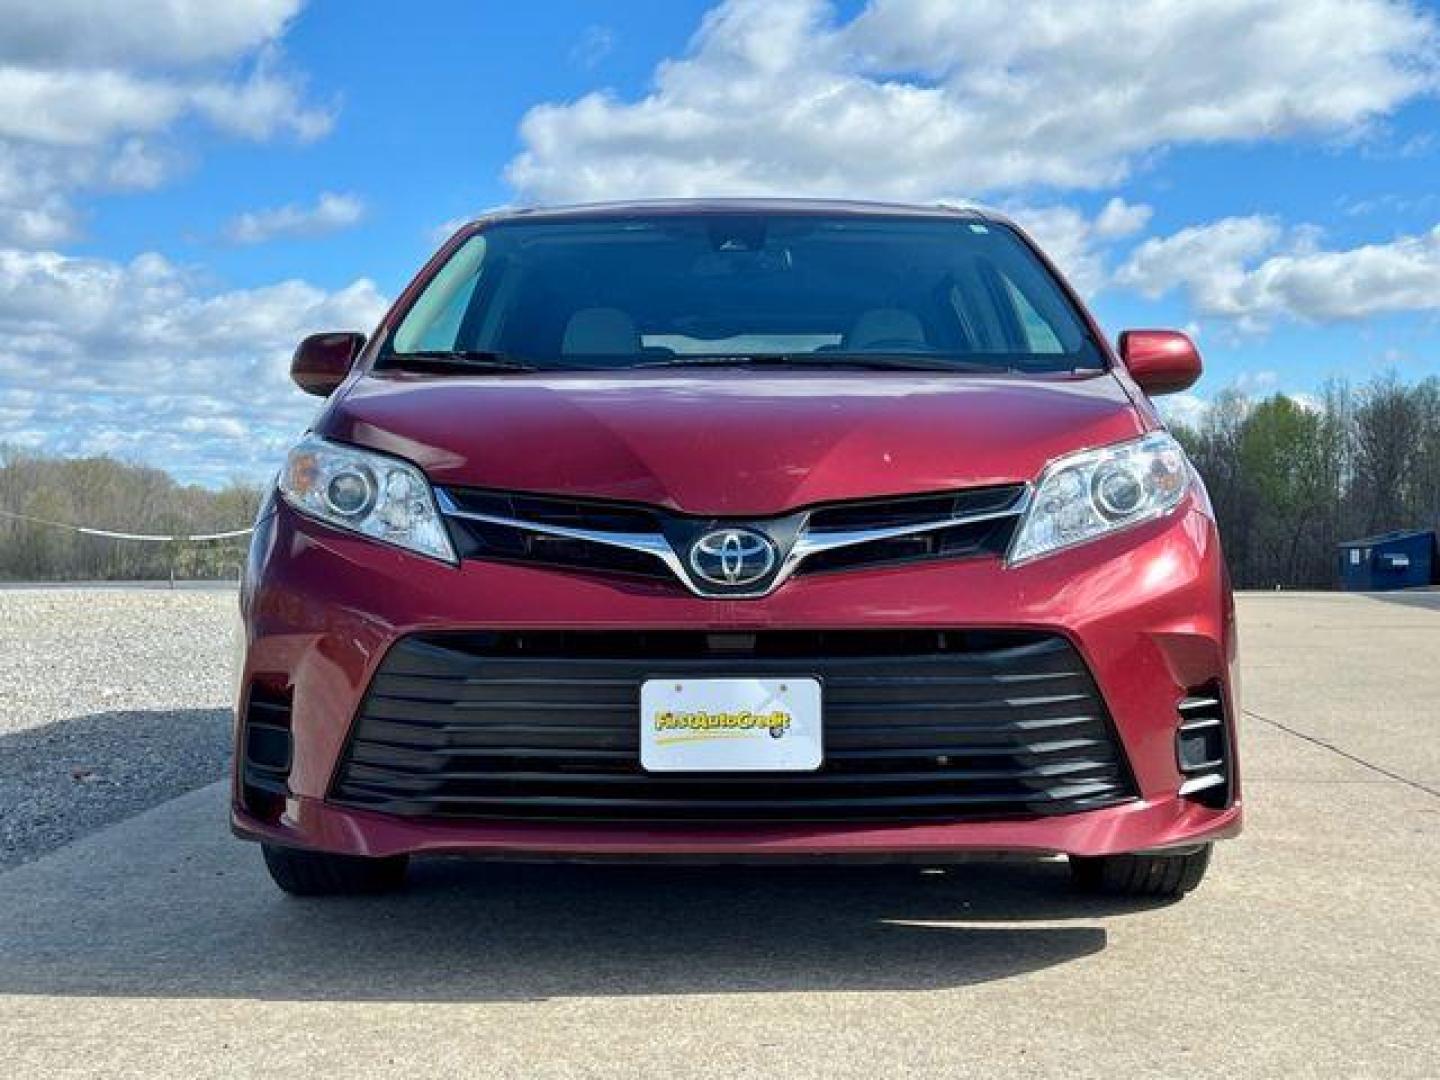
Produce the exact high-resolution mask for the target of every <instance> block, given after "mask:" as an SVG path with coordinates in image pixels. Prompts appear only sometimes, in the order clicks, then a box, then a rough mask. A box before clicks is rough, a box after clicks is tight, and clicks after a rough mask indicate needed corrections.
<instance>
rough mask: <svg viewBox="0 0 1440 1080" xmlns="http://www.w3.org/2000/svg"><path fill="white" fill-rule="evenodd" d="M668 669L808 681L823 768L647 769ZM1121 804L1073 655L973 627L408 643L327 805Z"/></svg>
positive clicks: (944, 807)
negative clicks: (652, 718)
mask: <svg viewBox="0 0 1440 1080" xmlns="http://www.w3.org/2000/svg"><path fill="white" fill-rule="evenodd" d="M682 675H683V676H685V677H690V678H700V677H705V676H722V677H745V676H754V677H770V676H787V675H788V676H796V677H802V676H810V677H818V678H819V679H820V680H821V681H822V684H823V688H824V689H823V700H824V706H823V707H824V722H825V759H824V764H823V766H822V767H821V769H820V771H819V772H816V773H804V774H798V773H766V774H755V773H739V774H703V775H695V774H688V775H675V774H669V775H654V774H647V773H645V772H644V771H642V770H641V768H640V762H639V724H640V720H639V717H640V684H641V683H642V682H643V681H644V680H645V679H648V678H654V677H666V676H677V677H678V676H682ZM1134 797H1135V788H1134V783H1133V781H1132V779H1131V777H1130V773H1129V769H1128V767H1127V765H1126V762H1125V760H1124V756H1123V754H1122V753H1121V750H1120V747H1119V744H1118V742H1117V740H1116V738H1115V736H1114V734H1113V731H1112V727H1111V724H1110V720H1109V717H1108V715H1107V714H1106V711H1105V707H1104V703H1103V702H1102V700H1101V698H1100V695H1099V693H1098V692H1097V690H1096V688H1095V685H1094V682H1093V680H1092V679H1091V677H1090V674H1089V672H1088V671H1087V670H1086V668H1085V665H1084V663H1083V662H1082V660H1081V659H1080V657H1079V655H1078V654H1077V653H1076V651H1075V650H1074V648H1072V647H1071V645H1070V644H1069V643H1068V642H1067V641H1066V640H1065V639H1064V638H1061V637H1057V636H1053V635H1047V634H1037V633H1020V632H1010V631H972V630H967V631H928V630H927V631H884V632H875V631H837V632H813V633H810V632H790V631H783V632H765V633H756V634H707V633H705V632H700V631H695V632H690V631H664V632H653V633H649V632H613V633H612V632H583V633H572V632H536V633H529V632H526V633H459V634H457V633H445V634H428V635H417V636H414V637H409V638H405V639H403V640H402V641H400V642H399V643H398V644H397V645H395V646H394V647H393V648H392V649H391V650H390V652H389V654H388V655H387V656H386V657H385V659H384V661H383V662H382V663H381V666H380V669H379V671H378V673H377V674H376V676H375V678H374V680H373V682H372V683H371V686H370V689H369V692H368V693H367V694H366V697H365V700H364V702H363V703H362V705H361V708H360V711H359V715H358V716H357V718H356V720H355V724H354V727H353V730H352V732H351V737H350V741H349V744H348V746H347V748H346V751H345V754H344V757H343V760H342V763H341V766H340V769H339V770H338V772H337V775H336V779H335V782H334V785H333V787H332V790H331V792H330V798H331V800H332V801H334V802H336V803H341V804H344V805H346V806H351V807H360V808H364V809H367V810H375V811H380V812H383V813H388V814H396V815H403V816H407V817H424V818H462V819H470V820H480V819H483V820H512V821H513V820H576V819H583V820H585V821H592V822H593V821H607V822H615V821H627V822H628V821H640V822H688V823H713V824H730V823H734V822H740V821H744V822H803V821H907V820H917V821H936V820H959V819H977V818H1007V817H1034V816H1040V815H1053V814H1069V813H1075V812H1077V811H1082V810H1093V809H1097V808H1099V807H1106V806H1113V805H1115V804H1117V803H1120V802H1124V801H1126V800H1129V799H1131V798H1134Z"/></svg>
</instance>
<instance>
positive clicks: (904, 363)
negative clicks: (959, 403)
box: [633, 353, 1015, 373]
mask: <svg viewBox="0 0 1440 1080" xmlns="http://www.w3.org/2000/svg"><path fill="white" fill-rule="evenodd" d="M750 365H755V366H769V365H774V366H782V365H790V366H793V367H824V368H860V369H864V370H868V371H962V372H988V373H994V372H997V371H998V372H1007V371H1014V370H1015V369H1014V368H1013V367H1010V366H1009V365H1007V364H1001V363H984V362H982V361H976V360H959V359H957V360H948V359H940V358H939V357H930V356H910V355H908V354H904V353H755V354H751V355H735V356H729V355H720V356H675V357H671V358H670V359H668V360H656V361H654V362H652V363H644V364H635V365H633V366H635V367H645V368H655V367H745V366H750Z"/></svg>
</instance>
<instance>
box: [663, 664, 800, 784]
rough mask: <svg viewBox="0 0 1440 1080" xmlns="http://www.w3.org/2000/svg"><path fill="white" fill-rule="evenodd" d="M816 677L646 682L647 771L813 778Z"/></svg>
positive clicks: (680, 679) (681, 679)
mask: <svg viewBox="0 0 1440 1080" xmlns="http://www.w3.org/2000/svg"><path fill="white" fill-rule="evenodd" d="M821 745H822V744H821V733H820V681H819V680H818V679H684V678H679V679H649V680H647V681H646V682H644V683H643V684H642V685H641V687H640V765H641V767H642V768H644V769H645V770H646V771H647V772H813V771H814V770H816V769H818V768H819V767H820V759H821Z"/></svg>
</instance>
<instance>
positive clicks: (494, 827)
mask: <svg viewBox="0 0 1440 1080" xmlns="http://www.w3.org/2000/svg"><path fill="white" fill-rule="evenodd" d="M248 574H249V576H248V577H247V580H246V583H245V588H244V590H243V592H242V598H241V604H242V614H243V617H244V624H245V655H244V660H243V663H242V667H241V671H240V687H241V702H240V705H241V708H240V714H241V715H243V713H244V709H245V705H246V700H245V699H246V698H247V697H250V696H254V695H256V694H258V695H260V696H262V697H263V696H269V697H271V698H277V699H283V700H285V701H286V702H288V708H289V720H288V722H289V725H290V731H291V747H292V751H291V754H290V756H289V759H288V761H287V762H286V766H287V767H286V769H285V775H284V783H283V788H282V790H283V795H280V796H277V798H276V799H275V801H274V803H273V804H272V805H271V806H270V807H269V808H267V809H264V810H263V811H257V808H256V807H255V805H254V804H253V800H252V801H251V802H250V803H249V804H247V800H246V799H245V798H243V797H242V790H241V784H240V778H239V776H238V773H237V777H236V785H235V797H234V799H233V800H232V822H233V826H234V829H235V831H236V832H237V833H238V834H240V835H242V836H245V837H249V838H254V839H262V840H265V841H267V842H271V843H276V844H282V845H290V846H297V847H305V848H313V849H317V850H324V851H331V852H340V853H347V854H356V855H372V856H379V855H394V854H402V853H442V852H443V853H463V854H476V855H492V856H501V855H504V856H515V855H520V856H539V857H557V858H564V857H614V856H692V857H700V858H710V857H717V858H726V857H749V856H757V857H767V856H769V857H807V856H824V857H860V858H877V857H904V856H916V857H925V856H935V857H937V858H939V857H943V856H945V855H946V854H956V855H958V854H961V853H965V852H1034V853H1041V852H1060V853H1067V854H1075V855H1103V854H1113V853H1120V852H1129V851H1139V850H1152V849H1159V848H1166V847H1184V846H1189V845H1193V844H1196V843H1200V842H1203V841H1206V840H1211V839H1216V838H1220V837H1224V836H1230V835H1233V834H1235V833H1236V832H1238V830H1239V827H1240V820H1241V804H1240V798H1239V777H1238V771H1237V766H1236V761H1235V754H1234V747H1235V736H1234V729H1233V725H1234V721H1233V717H1234V715H1235V711H1236V710H1235V705H1234V693H1235V689H1234V679H1233V661H1234V648H1235V641H1234V626H1233V609H1232V607H1231V603H1230V598H1229V592H1228V587H1227V584H1226V580H1225V572H1224V567H1223V562H1222V560H1221V556H1220V550H1219V546H1218V543H1217V541H1216V536H1215V530H1214V525H1213V521H1212V520H1211V518H1210V517H1209V515H1208V514H1207V513H1206V512H1205V510H1204V509H1203V507H1202V506H1201V505H1200V504H1199V503H1187V504H1186V505H1185V506H1183V507H1182V508H1181V509H1180V510H1178V511H1177V512H1176V513H1175V514H1172V515H1171V516H1169V517H1167V518H1166V519H1164V520H1162V521H1158V522H1152V523H1149V524H1146V525H1143V526H1139V527H1137V528H1135V529H1132V530H1130V531H1129V532H1126V533H1123V534H1119V535H1116V536H1112V537H1109V538H1106V539H1104V540H1100V541H1096V542H1094V543H1091V544H1088V545H1085V546H1083V547H1080V548H1077V549H1074V550H1072V551H1068V552H1063V553H1060V554H1057V555H1054V556H1051V557H1050V558H1046V559H1041V560H1038V561H1036V562H1034V563H1031V564H1028V565H1025V566H1021V567H1018V568H1014V569H1008V570H1007V569H1003V568H1002V567H1001V566H1000V565H999V564H998V563H997V562H995V561H994V560H990V559H985V560H979V559H977V560H969V561H963V560H962V561H954V562H935V563H928V564H917V565H912V566H906V567H895V568H890V569H876V570H867V571H853V572H847V573H836V574H830V575H816V576H812V577H800V578H796V579H794V580H792V581H791V582H789V583H787V584H786V585H785V586H784V587H783V588H781V589H780V590H779V591H778V592H776V593H775V594H773V595H771V596H769V597H767V598H764V599H761V600H744V601H717V600H703V599H699V598H696V597H693V596H690V595H689V594H687V593H684V592H683V591H681V590H680V589H678V588H673V587H667V586H666V585H664V584H660V583H652V582H647V581H639V580H624V581H621V580H618V579H608V580H607V579H604V578H601V577H598V576H588V575H584V574H579V573H569V572H562V571H555V570H546V569H539V568H528V567H522V566H511V565H503V564H498V563H483V562H467V563H465V564H463V565H462V566H460V567H459V568H454V567H450V566H446V565H443V564H440V563H436V562H433V561H431V560H428V559H424V558H421V557H418V556H414V555H411V554H408V553H406V552H402V551H399V550H395V549H391V548H388V547H385V546H382V545H379V544H376V543H374V542H371V541H368V540H364V539H360V538H357V537H352V536H349V535H346V534H344V533H341V532H338V531H336V530H333V529H330V528H328V527H326V526H324V525H321V524H318V523H315V522H313V521H310V520H308V519H305V518H303V517H301V516H299V515H297V514H295V513H294V512H293V511H292V510H290V509H289V508H288V507H285V506H284V505H280V506H278V507H277V508H276V509H275V510H274V512H273V513H272V514H270V515H268V516H266V517H265V518H264V520H263V521H262V523H261V527H260V528H259V529H257V532H256V537H255V541H254V544H253V546H252V551H251V560H250V569H249V572H248ZM636 628H645V629H650V630H660V629H697V628H698V629H704V630H709V631H715V632H723V631H732V632H743V631H752V632H760V631H766V630H777V629H786V630H818V629H882V628H883V629H899V628H927V629H933V628H946V629H966V628H975V629H988V630H1030V631H1044V632H1047V633H1054V634H1059V635H1062V636H1063V637H1065V638H1066V639H1068V640H1069V641H1070V642H1071V644H1073V646H1074V647H1075V648H1076V650H1077V651H1078V652H1079V653H1080V655H1081V656H1082V657H1083V659H1084V661H1085V663H1086V664H1087V666H1088V667H1089V670H1090V673H1091V675H1092V676H1093V678H1094V680H1095V683H1096V684H1097V686H1098V688H1099V691H1100V693H1101V695H1102V696H1103V698H1104V700H1105V703H1106V705H1107V707H1108V710H1109V713H1110V717H1111V720H1112V721H1113V724H1114V729H1115V732H1116V734H1117V736H1118V739H1119V742H1120V744H1121V746H1122V747H1123V750H1124V754H1125V757H1126V760H1127V761H1128V765H1129V769H1130V772H1131V774H1132V776H1133V780H1134V787H1135V791H1136V794H1137V797H1136V798H1134V799H1132V800H1130V801H1127V802H1125V803H1123V804H1121V805H1116V806H1110V807H1106V808H1104V809H1097V810H1086V811H1082V812H1076V813H1068V814H1064V815H1059V816H1049V817H1034V818H1009V819H1002V820H964V821H954V822H951V821H939V822H936V821H926V822H897V823H874V822H847V821H827V822H823V823H804V824H777V823H770V822H757V823H753V824H750V823H746V824H738V823H733V822H731V823H727V822H725V821H703V822H693V823H685V824H672V823H664V824H653V823H644V822H633V823H613V822H605V823H601V822H589V821H584V820H570V821H562V822H538V821H504V822H496V821H470V820H463V821H457V820H442V819H424V818H421V819H417V818H410V817H400V816H395V815H390V814H382V813H375V812H372V811H368V810H364V809H357V808H353V807H344V806H339V805H336V804H334V803H333V802H330V801H327V793H328V792H330V790H331V787H332V784H333V781H334V779H335V776H336V770H337V768H338V766H339V763H340V761H341V759H342V756H343V754H344V750H345V746H346V740H347V737H348V736H349V733H350V730H351V726H352V722H353V720H354V717H355V715H356V712H357V709H358V708H359V706H360V703H361V701H362V699H363V697H364V695H365V691H366V688H367V687H368V686H369V684H370V682H371V679H372V677H373V676H374V675H375V672H376V669H377V668H378V667H379V665H380V663H381V661H382V659H383V658H384V656H385V655H386V653H387V652H388V651H389V650H390V648H391V647H392V646H393V645H394V644H395V643H396V642H397V641H398V640H399V639H401V638H402V637H405V636H406V635H409V634H413V633H421V632H435V631H455V630H476V631H484V630H551V629H556V630H579V629H587V630H600V629H610V630H616V629H620V630H628V629H636ZM1202 686H1207V687H1212V688H1218V690H1219V692H1220V694H1221V696H1222V698H1223V701H1224V705H1225V708H1224V715H1225V724H1226V725H1227V729H1228V730H1227V734H1228V739H1227V743H1228V746H1229V748H1230V753H1229V761H1228V769H1229V782H1228V791H1229V798H1228V801H1226V802H1225V803H1224V804H1223V805H1205V804H1204V803H1203V802H1202V801H1199V800H1196V799H1193V798H1187V797H1182V796H1181V795H1179V790H1180V786H1181V783H1182V780H1183V777H1182V775H1181V773H1180V770H1179V765H1178V763H1177V760H1176V743H1175V734H1176V727H1177V711H1176V710H1177V706H1178V704H1179V702H1180V701H1181V700H1182V699H1183V698H1185V697H1186V695H1187V693H1190V692H1192V691H1193V690H1194V688H1196V687H1202ZM237 735H238V732H237ZM240 757H241V755H240V754H237V761H238V760H239V759H240ZM1210 801H1212V802H1213V799H1212V800H1210Z"/></svg>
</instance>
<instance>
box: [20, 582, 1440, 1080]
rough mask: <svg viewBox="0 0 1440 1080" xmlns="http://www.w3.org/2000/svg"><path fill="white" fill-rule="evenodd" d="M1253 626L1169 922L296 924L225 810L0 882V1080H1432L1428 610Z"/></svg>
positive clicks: (1050, 893) (1435, 950) (495, 913)
mask: <svg viewBox="0 0 1440 1080" xmlns="http://www.w3.org/2000/svg"><path fill="white" fill-rule="evenodd" d="M1241 620H1242V633H1243V635H1244V644H1243V649H1244V656H1245V675H1246V687H1245V690H1246V696H1247V709H1248V710H1249V713H1250V714H1249V715H1247V717H1246V719H1245V721H1244V731H1243V735H1242V738H1243V740H1244V745H1243V751H1244V753H1245V754H1246V766H1247V767H1246V771H1245V779H1246V785H1247V801H1248V806H1249V813H1250V818H1249V827H1248V831H1247V833H1246V834H1245V836H1244V837H1243V838H1242V839H1240V840H1238V841H1236V842H1233V843H1230V844H1226V845H1222V846H1221V848H1220V849H1219V850H1218V852H1217V856H1216V860H1215V863H1214V865H1213V866H1212V869H1211V874H1210V877H1209V878H1208V879H1207V881H1206V882H1205V884H1204V885H1202V886H1201V888H1200V890H1199V891H1198V892H1196V893H1195V894H1193V895H1192V896H1191V897H1189V898H1188V899H1186V900H1185V901H1184V902H1182V903H1180V904H1176V905H1171V906H1166V907H1144V906H1130V907H1126V906H1117V905H1114V904H1106V903H1101V902H1096V901H1086V900H1083V899H1079V898H1076V897H1075V896H1073V895H1072V894H1070V893H1069V892H1067V891H1066V889H1065V886H1064V882H1065V870H1064V867H1063V866H1061V865H1057V864H1039V865H1022V864H1007V865H994V866H986V865H968V866H960V867H952V868H948V869H946V870H944V871H943V872H927V871H924V870H921V869H918V868H863V869H855V868H848V869H838V868H835V869H824V868H820V869H793V868H787V869H782V868H774V869H767V868H763V867H758V868H757V867H749V868H743V869H738V870H735V869H731V870H725V869H704V870H701V869H683V870H682V869H673V868H672V869H664V868H618V867H539V866H514V865H508V866H507V865H502V866H484V865H478V864H467V863H458V862H439V863H431V864H421V865H420V866H419V867H418V870H417V872H416V873H415V875H414V879H415V881H414V887H413V888H412V889H411V890H410V891H409V892H408V893H406V894H404V895H402V896H399V897H390V898H379V899H368V900H350V901H339V902H336V901H296V900H291V899H286V898H284V897H282V896H280V895H279V894H278V893H276V892H275V891H274V890H273V889H272V887H271V886H270V885H269V883H268V881H267V880H265V878H264V875H263V871H262V870H261V868H260V864H259V859H258V853H257V852H256V851H255V849H254V848H252V847H249V846H246V845H241V844H239V843H237V842H235V841H233V840H231V839H230V838H229V836H228V835H227V834H226V833H225V831H224V827H223V821H222V818H223V804H224V793H223V790H222V789H221V788H220V787H219V786H218V785H217V786H212V787H207V788H204V789H201V790H199V791H196V792H193V793H191V794H189V795H186V796H183V797H181V798H179V799H176V800H173V801H170V802H167V803H164V804H162V805H160V806H157V807H155V808H153V809H151V810H149V811H147V812H146V813H144V814H142V815H141V816H139V817H135V818H131V819H130V820H128V821H124V822H121V823H120V824H118V825H113V826H110V827H108V828H106V829H104V830H102V831H99V832H95V833H92V834H91V835H89V836H87V837H85V838H83V839H81V840H79V841H77V842H75V843H73V844H70V845H69V846H67V847H64V848H61V849H59V850H57V851H55V852H53V853H51V854H49V855H47V856H45V857H44V858H41V859H39V860H38V861H34V862H30V863H27V864H24V865H21V866H19V867H16V868H14V869H11V870H9V871H7V872H5V873H3V874H0V1073H3V1074H4V1075H14V1076H17V1077H27V1078H28V1077H47V1076H96V1075H104V1076H107V1077H118V1076H132V1075H133V1076H185V1077H208V1076H237V1077H238V1076H255V1075H258V1074H260V1073H261V1072H265V1073H283V1074H285V1075H287V1076H289V1077H308V1076H341V1075H343V1076H345V1077H347V1078H355V1077H368V1076H391V1075H393V1076H402V1075H403V1076H407V1077H426V1076H466V1077H474V1076H514V1077H525V1078H533V1077H552V1076H554V1077H562V1076H563V1077H571V1076H573V1077H589V1076H627V1077H629V1076H656V1077H661V1076H664V1077H672V1076H685V1077H690V1076H700V1077H710V1076H714V1077H751V1076H753V1077H774V1076H816V1077H821V1076H823V1077H827V1078H837V1077H851V1076H853V1077H866V1078H874V1077H877V1076H901V1075H904V1076H937V1077H939V1076H944V1077H969V1076H974V1077H986V1078H991V1077H997V1076H1022V1077H1030V1076H1067V1077H1090V1076H1093V1077H1101V1076H1104V1077H1113V1076H1116V1075H1129V1076H1157V1077H1158V1076H1165V1077H1169V1076H1186V1077H1222V1076H1223V1077H1254V1076H1285V1077H1311V1076H1314V1077H1332V1076H1333V1077H1369V1076H1374V1077H1386V1078H1392V1077H1417V1078H1419V1077H1434V1076H1436V1075H1437V1074H1440V1066H1437V1062H1440V1032H1437V1019H1436V1018H1437V1017H1440V934H1437V930H1436V927H1437V926H1440V889H1437V887H1436V886H1437V884H1440V874H1437V871H1436V865H1437V857H1440V796H1437V794H1436V793H1435V792H1436V791H1437V790H1440V772H1437V769H1436V762H1437V757H1436V751H1435V749H1434V744H1435V741H1436V737H1437V727H1440V715H1437V709H1436V707H1435V702H1436V701H1437V700H1440V611H1437V610H1433V609H1427V608H1425V607H1422V606H1414V605H1405V604H1392V603H1386V602H1382V601H1378V600H1374V599H1369V598H1365V597H1355V596H1323V597H1308V596H1270V595H1263V596H1247V597H1244V598H1243V599H1242V602H1241ZM1417 657H1418V658H1419V659H1418V661H1417ZM1427 657H1428V660H1427V659H1426V658H1427Z"/></svg>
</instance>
